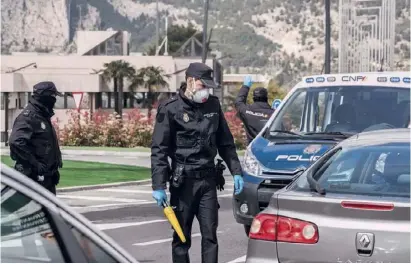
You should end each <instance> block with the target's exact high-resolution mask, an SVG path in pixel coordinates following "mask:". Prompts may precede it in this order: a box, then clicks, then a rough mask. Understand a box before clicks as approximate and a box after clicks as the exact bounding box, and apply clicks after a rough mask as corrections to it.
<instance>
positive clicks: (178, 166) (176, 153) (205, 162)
mask: <svg viewBox="0 0 411 264" xmlns="http://www.w3.org/2000/svg"><path fill="white" fill-rule="evenodd" d="M212 72H213V70H212V69H211V68H210V67H208V66H207V65H205V64H203V63H191V64H190V65H189V67H188V68H187V70H186V84H183V85H182V86H181V87H180V91H179V93H178V94H177V95H176V96H175V97H172V98H170V99H169V100H167V101H165V102H164V103H162V104H160V106H159V107H158V112H157V116H156V124H155V128H154V132H153V141H152V146H151V168H152V169H151V170H152V187H153V198H154V199H155V200H156V201H157V204H158V205H159V206H162V204H163V203H164V202H166V201H167V195H166V192H165V189H166V183H167V181H168V180H169V179H170V178H171V179H170V194H171V197H170V205H171V206H173V207H174V211H175V214H176V217H177V219H178V221H179V223H180V225H181V228H182V229H183V232H184V235H185V237H186V239H187V241H186V243H182V242H181V241H180V239H179V238H178V236H177V234H176V232H174V234H173V242H172V258H173V262H177V263H184V262H190V258H189V254H188V251H189V249H190V247H191V228H192V223H193V220H194V217H197V219H198V221H199V225H200V230H201V237H202V240H201V252H202V253H201V258H202V262H213V263H217V262H218V243H217V226H218V208H219V204H218V201H217V184H216V172H215V170H216V169H215V163H214V159H215V157H216V154H217V152H218V153H219V155H220V156H221V157H222V158H223V160H224V161H225V162H226V164H227V166H228V168H229V170H230V172H231V174H232V175H234V192H235V193H236V194H238V193H240V192H241V191H242V189H243V185H244V182H243V178H242V170H241V165H240V162H239V159H238V156H237V153H236V147H235V145H234V139H233V136H232V134H231V132H230V130H229V127H228V125H227V122H226V120H225V118H224V114H223V111H222V110H221V106H220V102H219V100H218V98H217V97H215V96H213V95H209V88H210V87H215V83H214V81H213V78H212ZM168 157H170V158H171V168H170V167H169V162H168Z"/></svg>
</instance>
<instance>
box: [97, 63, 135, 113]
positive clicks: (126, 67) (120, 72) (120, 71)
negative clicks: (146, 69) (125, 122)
mask: <svg viewBox="0 0 411 264" xmlns="http://www.w3.org/2000/svg"><path fill="white" fill-rule="evenodd" d="M103 66H104V69H103V70H102V72H103V73H102V77H103V80H104V81H105V82H108V81H110V80H111V79H113V83H114V111H115V112H116V113H117V114H118V115H119V116H120V118H122V114H123V104H124V102H123V92H124V78H128V79H131V78H132V77H133V76H135V74H136V70H135V69H134V67H133V66H131V65H130V63H128V62H126V61H123V60H116V61H112V62H109V63H104V65H103Z"/></svg>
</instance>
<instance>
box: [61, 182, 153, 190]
mask: <svg viewBox="0 0 411 264" xmlns="http://www.w3.org/2000/svg"><path fill="white" fill-rule="evenodd" d="M148 183H151V179H149V180H140V181H129V182H116V183H104V184H95V185H84V186H74V187H62V188H57V192H58V193H65V192H78V191H86V190H96V189H103V188H113V187H119V186H133V185H135V186H138V185H143V184H148Z"/></svg>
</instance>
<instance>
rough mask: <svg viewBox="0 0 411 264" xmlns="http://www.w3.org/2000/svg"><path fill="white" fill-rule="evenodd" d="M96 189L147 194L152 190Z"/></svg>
mask: <svg viewBox="0 0 411 264" xmlns="http://www.w3.org/2000/svg"><path fill="white" fill-rule="evenodd" d="M97 191H99V192H118V193H147V194H152V193H153V191H146V190H128V189H114V188H107V189H99V190H97ZM167 194H169V193H167Z"/></svg>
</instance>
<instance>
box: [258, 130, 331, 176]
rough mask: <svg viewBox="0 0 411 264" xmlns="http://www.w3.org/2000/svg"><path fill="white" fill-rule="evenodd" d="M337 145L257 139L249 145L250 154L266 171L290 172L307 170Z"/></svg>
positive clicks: (321, 141)
mask: <svg viewBox="0 0 411 264" xmlns="http://www.w3.org/2000/svg"><path fill="white" fill-rule="evenodd" d="M337 143H338V142H335V141H329V140H317V141H316V140H309V141H308V140H295V139H293V140H281V141H269V140H267V139H265V138H263V137H258V138H256V139H255V140H254V141H253V143H252V145H251V152H252V153H253V155H254V156H255V157H256V159H257V160H258V161H259V162H260V164H261V165H263V166H264V167H265V168H266V169H269V170H281V171H290V172H292V171H295V170H296V169H298V168H301V167H305V168H307V167H308V166H309V165H310V164H311V163H312V162H314V161H315V160H317V159H318V158H319V157H321V155H323V154H324V153H325V152H326V151H327V150H329V149H330V148H332V147H333V146H334V145H335V144H337Z"/></svg>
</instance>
